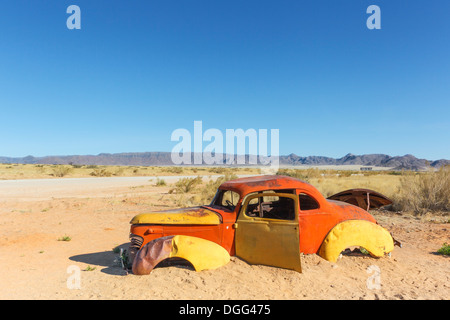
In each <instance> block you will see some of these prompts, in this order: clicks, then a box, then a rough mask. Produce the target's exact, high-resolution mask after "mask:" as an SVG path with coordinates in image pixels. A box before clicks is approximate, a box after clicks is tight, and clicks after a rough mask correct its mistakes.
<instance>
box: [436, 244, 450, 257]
mask: <svg viewBox="0 0 450 320" xmlns="http://www.w3.org/2000/svg"><path fill="white" fill-rule="evenodd" d="M437 253H439V254H443V255H446V256H450V244H448V243H444V244H443V245H442V247H441V248H440V249H439V250H438V251H437Z"/></svg>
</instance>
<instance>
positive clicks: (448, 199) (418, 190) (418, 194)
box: [394, 166, 450, 214]
mask: <svg viewBox="0 0 450 320" xmlns="http://www.w3.org/2000/svg"><path fill="white" fill-rule="evenodd" d="M394 209H395V210H400V211H413V212H414V213H416V214H424V213H426V212H428V211H431V212H439V211H441V212H442V211H444V212H448V211H450V166H447V167H442V168H441V169H439V170H438V171H430V172H426V173H405V174H404V175H403V176H402V177H401V180H400V187H399V189H398V192H397V194H396V195H395V196H394Z"/></svg>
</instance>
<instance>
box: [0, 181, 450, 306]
mask: <svg viewBox="0 0 450 320" xmlns="http://www.w3.org/2000/svg"><path fill="white" fill-rule="evenodd" d="M55 181H56V182H55ZM58 181H59V182H58ZM168 182H169V181H168ZM168 190H169V187H156V186H154V182H150V181H149V177H145V178H139V177H133V178H86V179H52V180H33V181H28V182H24V181H0V260H1V261H0V288H1V290H0V299H188V300H199V299H214V300H215V299H221V300H225V299H240V300H242V299H243V300H247V299H250V300H251V299H258V300H259V299H262V300H266V299H281V300H288V299H295V300H300V299H433V300H434V299H449V298H450V281H449V280H450V272H449V271H450V268H449V267H450V260H449V258H448V257H445V256H441V255H438V254H436V251H437V250H438V249H439V248H440V247H441V246H442V244H443V243H444V242H449V241H450V239H449V234H450V232H449V229H450V225H449V224H448V223H445V222H448V217H446V218H445V219H447V220H444V218H441V217H432V218H429V217H428V219H417V218H415V217H413V216H409V215H403V216H401V215H396V214H386V213H385V214H383V213H374V215H375V217H376V218H377V219H378V221H379V223H380V224H381V225H382V226H384V227H386V228H387V229H388V230H389V231H391V232H393V234H394V236H395V238H396V239H398V240H400V241H401V242H402V244H403V247H402V248H399V247H396V248H395V250H394V252H393V253H392V256H391V257H390V258H389V257H385V258H381V259H374V258H371V257H368V256H364V255H361V254H355V255H351V254H350V255H348V254H346V255H343V257H342V258H341V259H340V260H339V261H338V262H337V263H330V262H328V261H325V260H323V259H322V258H320V257H319V256H317V255H307V256H302V267H303V273H297V272H294V271H289V270H284V269H279V268H273V267H267V266H255V265H248V264H247V263H246V262H244V261H242V260H240V259H239V258H236V257H232V259H231V261H230V263H229V264H227V265H225V266H223V267H221V268H219V269H216V270H209V271H202V272H195V271H193V270H192V269H190V268H188V267H176V266H173V267H164V268H156V269H155V270H154V271H153V272H152V274H151V275H149V276H135V275H132V274H128V275H127V274H126V273H125V271H124V270H122V269H121V267H120V266H119V264H118V263H117V261H116V258H117V256H118V255H117V254H116V253H114V252H113V250H112V249H113V248H115V247H116V246H123V247H126V246H127V244H128V232H129V221H130V219H131V218H132V217H133V216H134V215H135V214H138V213H142V212H145V211H148V210H155V209H161V210H162V209H168V208H171V207H175V205H174V201H173V199H172V198H171V196H172V195H169V194H168V193H167V192H168ZM64 236H68V237H70V241H60V240H58V239H60V238H61V237H64ZM78 276H79V277H78ZM77 277H78V278H77ZM76 279H79V282H77V281H76ZM377 280H378V282H377ZM78 285H79V286H78Z"/></svg>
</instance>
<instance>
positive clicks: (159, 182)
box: [156, 178, 167, 187]
mask: <svg viewBox="0 0 450 320" xmlns="http://www.w3.org/2000/svg"><path fill="white" fill-rule="evenodd" d="M165 185H167V183H166V181H165V180H164V179H160V178H157V179H156V186H157V187H163V186H165Z"/></svg>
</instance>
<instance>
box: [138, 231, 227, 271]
mask: <svg viewBox="0 0 450 320" xmlns="http://www.w3.org/2000/svg"><path fill="white" fill-rule="evenodd" d="M170 259H182V260H185V261H187V262H189V263H190V264H191V265H192V266H193V268H194V269H195V271H202V270H209V269H216V268H218V267H221V266H223V265H225V264H227V263H228V262H229V261H230V255H229V253H228V251H227V250H225V249H224V248H223V247H222V246H220V245H219V244H217V243H215V242H213V241H210V240H206V239H202V238H198V237H191V236H185V235H173V236H166V237H161V238H157V239H154V240H152V241H150V242H149V243H147V244H146V245H144V246H143V247H142V248H141V249H140V250H139V251H138V252H137V254H136V256H135V258H134V260H133V263H132V271H133V274H136V275H146V274H150V273H151V271H152V270H153V269H154V268H155V267H156V266H157V265H158V264H159V263H161V262H163V261H167V260H170Z"/></svg>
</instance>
